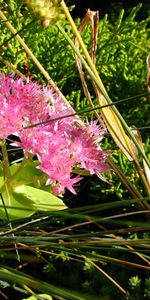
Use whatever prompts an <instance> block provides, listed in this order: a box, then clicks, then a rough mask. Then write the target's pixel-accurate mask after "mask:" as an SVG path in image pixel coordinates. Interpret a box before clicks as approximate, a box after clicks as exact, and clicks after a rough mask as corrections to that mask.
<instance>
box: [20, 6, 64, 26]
mask: <svg viewBox="0 0 150 300" xmlns="http://www.w3.org/2000/svg"><path fill="white" fill-rule="evenodd" d="M25 2H26V4H27V6H28V7H29V9H30V10H31V11H32V12H33V14H35V15H36V16H37V18H38V19H40V21H41V23H42V26H43V27H44V28H47V27H48V26H49V25H50V24H51V25H53V24H55V23H56V22H58V21H59V20H61V19H62V18H63V17H64V14H63V12H62V8H61V5H60V4H61V0H49V1H47V0H26V1H25Z"/></svg>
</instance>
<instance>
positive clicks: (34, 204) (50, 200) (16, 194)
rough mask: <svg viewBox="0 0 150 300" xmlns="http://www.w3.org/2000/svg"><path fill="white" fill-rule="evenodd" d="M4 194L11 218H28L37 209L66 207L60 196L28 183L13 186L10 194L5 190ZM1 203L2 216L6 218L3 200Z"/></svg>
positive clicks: (47, 209)
mask: <svg viewBox="0 0 150 300" xmlns="http://www.w3.org/2000/svg"><path fill="white" fill-rule="evenodd" d="M2 196H3V200H4V202H5V205H6V207H7V213H8V215H9V218H10V219H17V218H26V217H29V216H31V215H32V214H34V213H35V212H37V211H55V210H56V211H57V210H62V209H65V208H66V206H65V204H64V203H63V201H62V200H61V199H59V198H58V197H56V196H54V195H52V194H51V193H49V192H47V191H43V190H40V189H37V188H34V187H31V186H26V185H21V186H18V187H16V188H12V189H11V190H10V191H9V195H8V194H7V195H6V193H5V192H4V193H3V194H2ZM0 205H1V208H0V218H1V219H6V213H5V209H4V208H3V203H2V201H1V200H0Z"/></svg>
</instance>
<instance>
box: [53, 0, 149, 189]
mask: <svg viewBox="0 0 150 300" xmlns="http://www.w3.org/2000/svg"><path fill="white" fill-rule="evenodd" d="M61 5H62V8H63V10H64V13H65V15H66V17H67V19H68V21H69V23H70V25H71V27H72V29H73V31H74V33H75V35H76V37H77V39H78V42H79V44H80V46H81V48H82V51H83V53H84V55H85V58H86V60H87V62H88V66H89V67H90V69H91V70H90V72H89V68H87V66H86V62H85V61H84V58H83V57H82V55H81V54H80V55H79V51H78V49H77V48H76V47H75V46H74V44H73V43H70V42H72V41H71V40H70V38H69V37H68V35H67V33H66V32H65V31H64V30H63V28H62V27H61V25H60V24H59V23H58V24H57V26H58V28H59V30H60V31H61V32H62V33H63V34H64V36H65V37H66V38H67V40H68V42H69V43H70V45H71V47H72V48H73V50H74V51H75V52H76V54H77V55H78V56H79V57H80V59H81V61H82V63H83V64H84V66H85V67H86V69H87V70H88V72H89V73H90V75H91V73H94V74H92V76H91V77H92V78H93V79H94V81H95V82H96V83H97V85H98V87H99V88H100V91H101V92H102V94H103V95H104V97H105V98H106V99H107V101H108V103H112V101H111V99H110V98H109V96H108V94H107V91H106V89H105V87H104V85H103V83H102V81H101V79H100V77H99V74H98V72H97V70H96V68H95V65H94V64H93V61H92V59H91V57H90V55H89V53H88V51H87V49H86V46H85V44H84V42H83V40H82V37H81V35H80V33H79V31H78V29H77V27H76V25H75V23H74V21H73V19H72V17H71V15H70V12H69V10H68V8H67V6H66V5H65V3H64V1H62V2H61ZM81 57H82V58H81ZM91 71H92V72H91ZM93 75H94V76H93ZM95 79H96V80H95ZM113 110H114V112H115V114H116V116H117V117H118V118H119V120H120V121H121V123H122V124H123V126H124V128H125V129H126V131H127V132H128V134H129V136H130V137H131V139H132V140H133V141H134V143H135V145H136V147H137V149H138V150H139V152H140V153H141V155H142V156H143V158H144V160H145V161H146V162H147V165H148V166H149V168H150V162H149V160H148V158H147V156H146V155H145V153H144V151H143V149H142V148H141V147H140V145H139V144H138V142H137V140H136V138H135V136H134V134H132V132H131V130H130V129H129V127H128V125H127V123H126V122H125V120H124V118H123V117H122V116H121V114H120V113H119V111H118V110H117V108H116V107H115V106H113ZM122 134H123V135H124V132H122ZM126 143H127V146H128V149H129V151H130V154H131V155H132V157H133V159H134V161H135V164H136V166H137V169H138V171H139V174H140V176H141V179H142V181H143V183H144V186H145V189H146V191H147V193H148V194H150V190H149V185H148V183H147V179H146V177H145V175H144V173H143V171H142V168H141V167H140V165H139V162H138V161H137V159H136V157H135V155H134V153H133V150H132V148H131V147H130V145H129V143H128V141H127V140H126Z"/></svg>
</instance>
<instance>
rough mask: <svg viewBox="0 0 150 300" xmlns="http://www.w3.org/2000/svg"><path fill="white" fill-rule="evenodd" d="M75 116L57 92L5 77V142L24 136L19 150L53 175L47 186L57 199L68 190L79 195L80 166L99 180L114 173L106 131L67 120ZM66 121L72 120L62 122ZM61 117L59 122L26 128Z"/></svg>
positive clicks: (1, 111) (1, 119) (0, 85)
mask: <svg viewBox="0 0 150 300" xmlns="http://www.w3.org/2000/svg"><path fill="white" fill-rule="evenodd" d="M72 113H73V110H72V108H71V107H70V106H69V105H67V104H66V103H64V101H63V100H62V99H61V97H60V96H56V94H54V91H53V89H51V88H49V87H41V86H40V85H39V84H38V83H35V82H27V83H24V82H23V80H22V79H17V78H14V77H13V76H11V75H9V76H5V75H3V74H0V126H1V130H0V139H6V138H7V137H8V136H9V135H17V136H19V138H20V143H18V145H19V146H21V147H22V149H23V150H24V153H25V155H26V156H27V155H28V153H32V154H33V155H36V156H37V158H38V160H39V166H38V168H39V169H40V170H42V171H43V172H44V173H46V174H47V175H48V180H47V184H51V185H52V187H53V192H54V193H55V194H57V195H60V194H63V193H64V191H65V188H67V189H69V190H70V191H71V192H72V193H76V192H75V186H76V184H77V183H78V182H79V181H80V180H81V177H80V176H79V175H77V176H72V171H73V168H74V167H75V166H76V167H78V168H80V169H86V170H88V171H89V172H90V174H97V175H98V176H99V174H100V173H102V172H105V171H107V170H108V167H107V164H106V158H107V154H106V152H105V151H103V150H101V148H100V141H101V139H102V138H103V135H104V130H103V129H101V128H100V126H99V125H97V124H96V123H95V122H91V123H90V124H88V125H87V126H83V125H82V124H80V123H79V118H78V117H77V116H70V117H67V115H69V114H72ZM62 116H66V118H62V119H61V118H60V119H59V117H62ZM55 118H58V119H57V120H55V121H52V122H48V123H45V124H42V125H39V126H35V127H31V128H26V129H24V127H27V126H29V125H31V124H34V123H38V122H44V121H47V120H51V119H52V120H53V119H55Z"/></svg>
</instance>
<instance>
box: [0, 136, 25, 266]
mask: <svg viewBox="0 0 150 300" xmlns="http://www.w3.org/2000/svg"><path fill="white" fill-rule="evenodd" d="M1 149H2V163H3V177H4V186H3V187H2V188H1V191H0V192H1V193H2V190H3V189H4V192H5V193H6V196H7V200H8V206H11V197H10V192H9V184H8V182H9V178H10V177H11V174H10V167H9V159H8V153H7V148H6V141H1ZM1 201H2V204H3V206H4V211H5V214H6V219H7V221H8V225H9V227H10V230H12V229H13V228H12V224H11V221H10V219H9V214H8V212H7V207H8V206H7V207H6V203H5V201H4V199H3V196H2V194H1ZM12 236H13V237H14V234H12ZM14 246H15V250H16V257H17V260H18V261H20V255H19V252H18V249H17V244H16V243H15V245H14Z"/></svg>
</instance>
